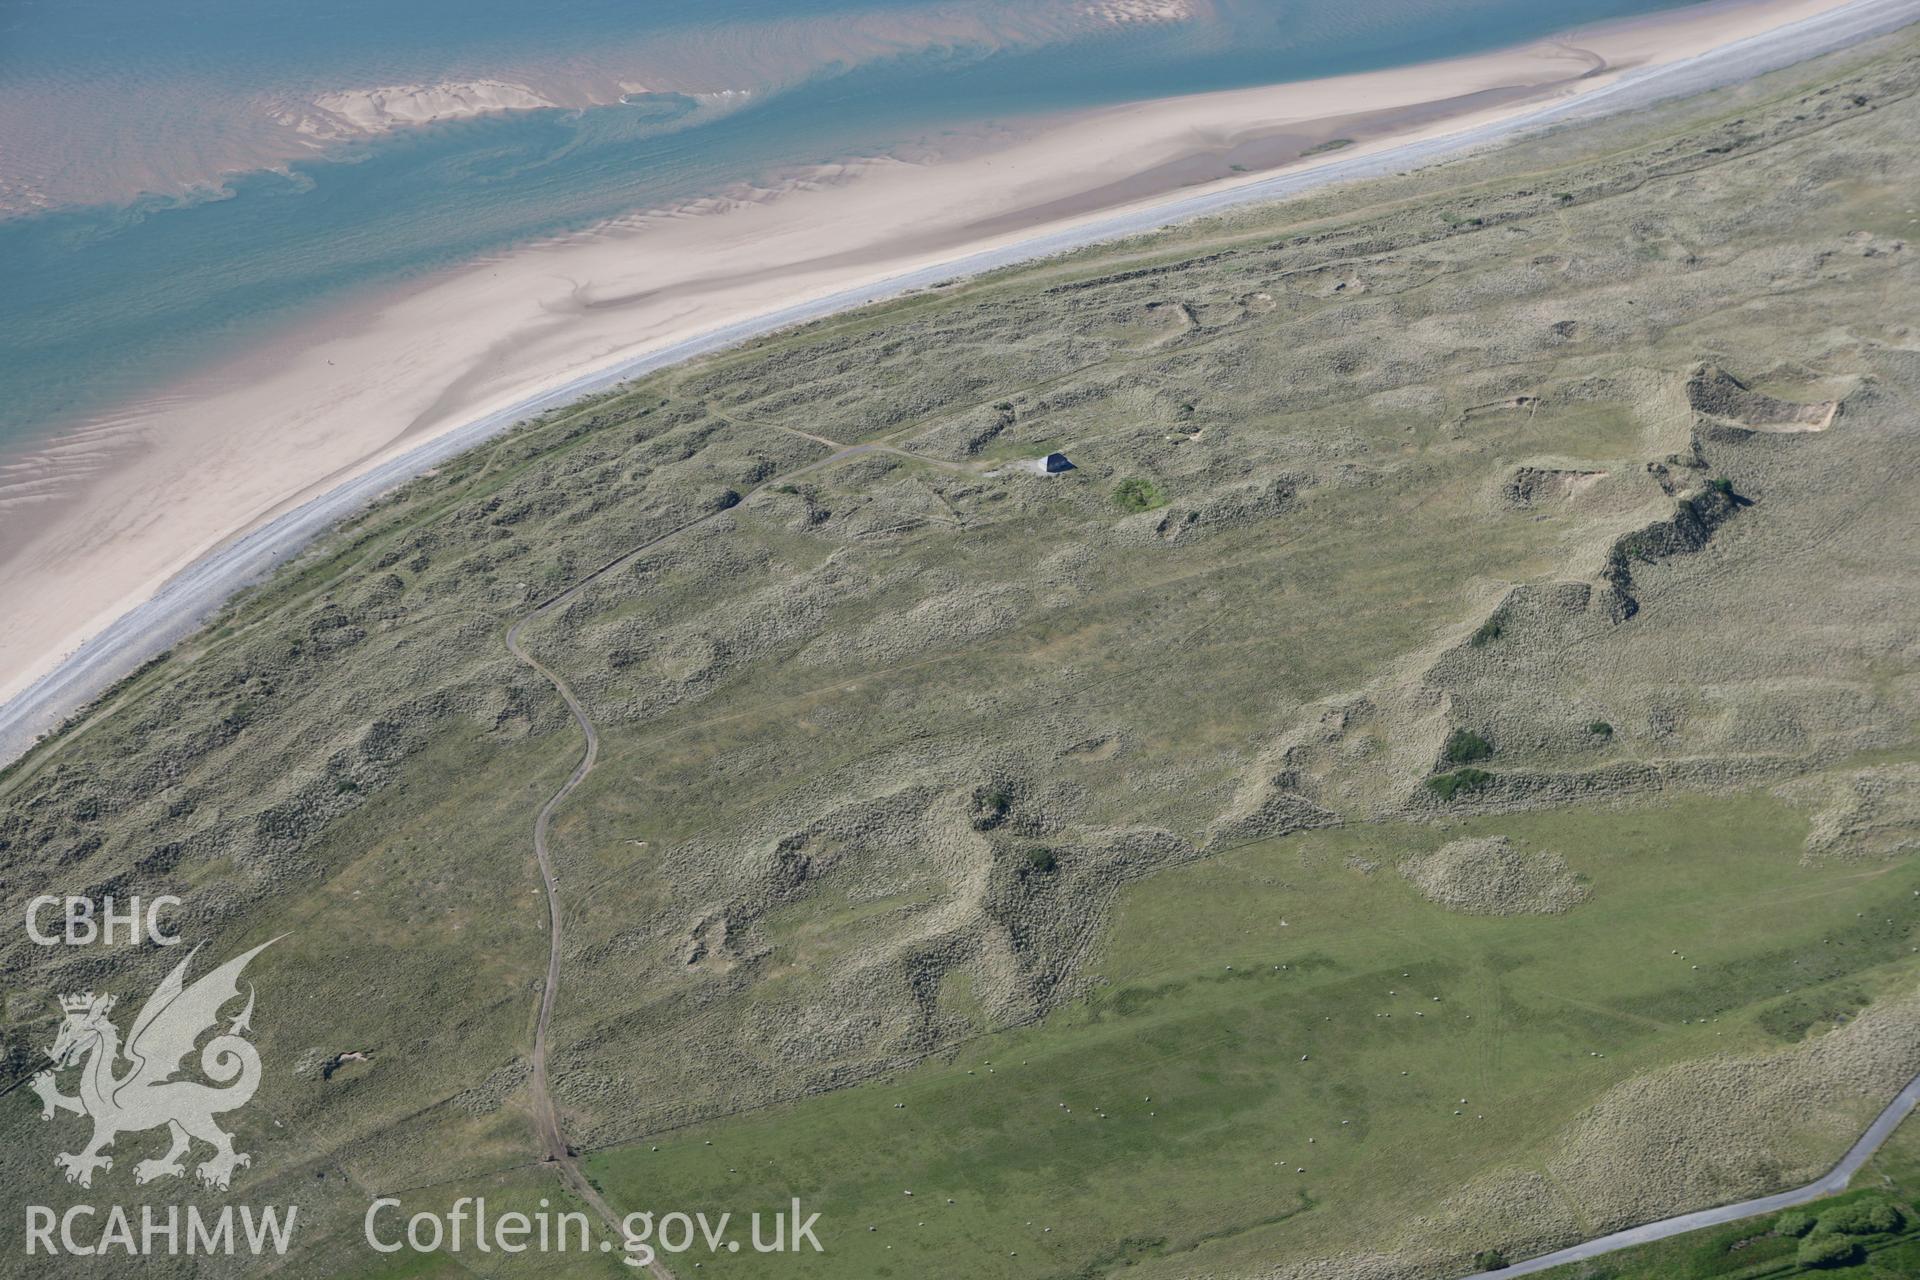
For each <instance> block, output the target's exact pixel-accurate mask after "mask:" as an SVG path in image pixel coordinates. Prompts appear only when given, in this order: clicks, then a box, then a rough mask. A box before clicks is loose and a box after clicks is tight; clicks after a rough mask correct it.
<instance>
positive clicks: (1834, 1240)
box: [1794, 1231, 1860, 1268]
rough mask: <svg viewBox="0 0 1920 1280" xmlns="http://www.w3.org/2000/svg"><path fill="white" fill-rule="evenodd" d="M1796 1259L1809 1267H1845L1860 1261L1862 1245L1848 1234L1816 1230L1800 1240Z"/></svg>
mask: <svg viewBox="0 0 1920 1280" xmlns="http://www.w3.org/2000/svg"><path fill="white" fill-rule="evenodd" d="M1794 1259H1795V1261H1797V1262H1798V1263H1799V1264H1800V1265H1801V1266H1803V1267H1808V1268H1814V1267H1820V1268H1825V1267H1845V1266H1849V1265H1851V1264H1853V1263H1855V1262H1857V1261H1859V1259H1860V1246H1859V1245H1858V1244H1856V1243H1854V1242H1853V1241H1852V1240H1849V1239H1848V1238H1847V1237H1846V1236H1836V1235H1830V1234H1828V1233H1827V1232H1825V1231H1816V1232H1814V1233H1813V1234H1812V1235H1810V1236H1808V1237H1807V1238H1806V1239H1805V1240H1802V1241H1801V1242H1800V1252H1799V1253H1797V1254H1795V1255H1794Z"/></svg>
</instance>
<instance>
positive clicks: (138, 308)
mask: <svg viewBox="0 0 1920 1280" xmlns="http://www.w3.org/2000/svg"><path fill="white" fill-rule="evenodd" d="M996 2H997V0H996ZM965 4H966V0H945V2H944V3H943V4H942V5H937V6H936V5H933V4H929V3H926V2H925V0H867V3H862V4H858V5H855V4H850V3H847V2H846V0H571V2H569V3H552V4H546V5H527V4H524V3H504V2H502V0H325V2H323V3H310V2H302V3H293V2H292V0H147V2H144V3H142V2H136V0H16V2H15V3H13V4H11V5H9V6H8V7H6V8H4V9H0V87H4V86H5V85H6V83H7V82H8V81H9V80H11V81H14V82H15V85H16V87H18V86H20V85H27V86H31V85H33V84H36V83H40V82H45V83H49V84H60V85H64V86H73V85H80V86H94V85H97V86H99V92H100V94H101V95H102V96H101V101H102V102H104V103H105V104H106V106H105V107H104V108H103V109H102V113H101V115H100V116H99V117H98V120H97V121H96V122H95V124H96V126H99V123H100V122H101V121H104V122H106V124H111V122H112V119H113V114H114V113H115V112H117V111H122V110H124V111H125V112H129V113H133V112H139V111H141V110H143V103H144V102H145V101H146V100H147V98H148V97H149V95H155V94H157V92H158V90H160V89H163V88H170V87H177V86H179V85H181V84H187V85H192V84H195V83H202V82H204V83H205V84H207V85H209V86H214V85H217V86H218V87H219V92H220V93H223V94H227V95H234V94H247V93H253V94H273V93H283V92H284V93H293V94H295V95H296V96H297V94H298V93H300V92H307V91H311V90H312V89H313V88H314V87H315V86H329V85H332V86H342V87H352V86H368V85H379V84H394V83H409V82H432V81H434V80H436V79H441V78H466V79H471V78H480V77H486V76H494V77H496V78H500V79H504V80H515V81H520V80H525V79H527V78H528V74H529V69H530V68H531V69H532V71H533V72H534V73H537V71H538V69H539V68H540V67H541V66H542V65H545V64H552V65H556V66H559V65H565V64H567V63H568V62H569V61H570V60H577V59H579V58H581V57H583V56H589V55H592V56H597V57H599V59H600V60H601V62H602V63H603V64H604V62H605V61H606V59H607V57H608V56H610V55H609V54H608V53H607V51H608V50H616V51H618V50H632V51H633V56H634V57H635V59H636V61H638V62H645V61H646V60H647V59H648V57H649V56H651V57H652V58H654V60H655V62H656V64H657V62H658V59H659V58H661V57H670V56H671V54H672V51H673V50H675V49H697V50H699V54H700V57H701V58H702V59H703V60H704V65H705V66H706V68H707V70H708V73H709V74H712V73H713V68H715V67H719V68H722V69H724V68H725V67H726V66H727V64H728V62H729V49H730V46H729V43H728V42H729V40H730V39H733V38H735V36H734V33H736V32H761V33H765V32H768V31H772V32H775V33H776V34H778V33H799V35H798V36H796V37H795V39H796V41H797V42H799V43H804V42H805V41H804V39H802V38H801V37H805V36H806V35H807V33H809V32H818V33H820V38H819V39H818V40H817V41H815V43H816V44H817V45H818V46H820V47H823V48H826V49H828V50H829V51H831V50H832V49H833V47H834V41H833V34H834V33H835V32H848V31H852V32H860V31H862V30H863V29H865V30H872V31H875V32H879V33H881V38H878V39H875V40H872V41H867V42H864V44H861V43H860V42H853V45H852V46H850V47H863V48H865V49H866V50H867V52H866V53H864V54H861V55H859V56H849V57H844V58H843V57H828V58H826V59H825V60H824V61H816V63H815V64H813V65H805V64H799V65H796V66H794V67H792V68H789V69H787V70H786V71H784V72H783V73H782V74H779V75H777V76H776V75H772V74H770V73H768V72H767V70H766V68H767V67H768V66H769V64H770V58H769V54H768V50H767V48H766V45H767V43H768V41H767V39H766V37H765V36H764V35H762V36H759V37H756V40H757V43H756V44H755V45H754V47H752V48H748V47H745V43H744V40H745V38H744V37H742V40H743V46H742V48H741V50H740V57H739V63H740V66H741V67H742V68H743V75H747V76H748V78H749V80H750V81H751V79H752V76H753V75H758V76H759V77H760V80H759V81H758V82H750V83H748V84H745V85H743V86H741V87H745V88H751V89H753V90H754V91H755V92H754V96H753V97H751V98H750V99H748V102H749V105H747V106H744V107H738V108H734V109H728V110H714V109H712V107H711V105H710V104H709V103H708V102H707V101H705V100H703V99H701V98H699V97H697V96H689V95H686V94H680V93H670V92H669V93H655V94H643V95H638V96H636V98H635V99H634V101H633V102H632V103H630V104H627V105H609V106H603V107H594V108H589V109H585V110H540V111H531V112H514V113H506V114H500V115H494V116H488V117H482V118H478V119H471V120H466V121H459V122H451V123H445V124H435V125H430V126H424V127H420V128H416V129H412V130H408V131H404V132H400V133H397V134H393V135H388V136H386V137H383V138H380V139H378V140H375V141H370V142H358V143H353V144H351V145H346V146H343V147H340V148H337V149H335V150H333V151H330V152H322V153H319V154H316V155H315V156H314V157H313V158H311V159H307V160H301V161H298V162H296V163H294V164H293V165H292V166H291V168H290V169H289V170H288V171H287V172H284V173H276V172H265V171H263V172H256V173H249V174H241V175H238V176H230V177H227V178H225V179H224V180H223V181H222V185H221V186H220V188H219V189H218V191H217V192H213V193H209V194H206V195H201V196H194V197H186V198H183V197H179V196H169V197H143V198H138V199H132V200H128V201H123V202H120V203H113V204H92V205H81V206H72V207H56V208H52V209H48V210H46V211H43V212H38V213H33V214H30V215H27V216H17V217H13V218H9V219H6V220H4V221H0V448H5V447H6V446H8V445H14V444H19V443H21V442H23V441H27V440H31V439H34V438H37V437H42V436H45V435H48V434H51V433H54V432H57V431H58V430H59V428H61V427H62V426H63V425H66V424H69V423H72V422H75V421H78V420H81V419H83V418H84V417H86V416H87V415H90V414H95V413H99V412H102V411H104V410H107V409H110V408H111V407H112V406H114V405H115V404H117V403H121V402H124V401H127V400H130V399H132V398H134V397H137V396H139V395H140V394H141V393H143V392H145V391H148V390H150V389H152V388H154V387H156V386H158V385H161V384H164V383H165V382H167V381H169V380H172V379H174V378H176V377H178V376H180V375H182V374H183V373H186V372H188V371H191V370H192V369H194V368H195V367H197V366H199V365H201V364H203V363H205V362H207V361H209V360H212V359H215V358H218V357H220V356H221V355H224V354H227V353H230V352H233V351H235V350H236V349H239V348H241V347H243V346H244V345H245V344H247V343H249V342H253V341H257V340H258V339H260V338H261V337H263V336H265V335H267V334H269V333H271V332H272V331H273V329H274V328H275V327H276V326H279V325H284V324H287V323H290V322H292V321H294V320H297V319H298V318H300V317H301V316H302V315H304V314H309V313H311V311H312V309H314V308H316V307H318V306H321V305H323V304H326V303H328V302H330V301H334V300H337V299H339V298H342V297H345V296H348V295H349V294H350V293H351V292H352V291H354V290H359V289H371V288H383V287H390V286H393V285H395V284H399V283H403V282H405V281H406V280H408V279H410V278H413V277H417V276H420V275H422V274H425V273H430V272H433V271H436V270H440V269H444V268H446V267H449V266H452V265H454V264H457V263H459V262H462V261H465V260H469V259H472V258H474V257H476V256H478V255H482V254H486V253H489V252H495V251H500V250H503V249H505V248H508V247H511V246H512V245H514V244H516V243H520V242H524V241H527V240H529V239H534V238H538V237H542V236H547V235H552V234H555V233H561V232H565V231H569V230H573V229H579V228H585V227H589V226H592V225H594V224H595V223H598V222H601V221H604V220H606V219H608V218H611V217H615V216H618V215H620V214H622V213H625V212H629V211H632V210H635V209H641V208H648V207H658V206H660V205H663V204H668V203H672V202H674V201H676V200H680V199H685V198H689V197H694V196H698V195H702V194H709V193H713V192H718V191H722V190H724V189H726V188H727V187H728V186H730V185H732V184H734V183H737V182H739V181H742V180H752V179H756V178H763V177H765V176H767V175H770V174H777V173H778V172H780V171H781V170H783V169H788V168H791V167H794V166H798V165H806V164H812V163H820V162H828V161H832V160H835V159H840V158H844V157H847V156H853V155H869V154H873V153H875V152H877V151H881V150H884V149H886V148H889V147H892V146H895V145H898V144H902V143H911V142H913V141H914V140H916V139H921V138H926V137H929V136H937V135H938V134H939V133H940V132H941V131H943V130H949V129H963V128H968V127H972V126H976V125H978V124H980V123H981V122H986V121H993V120H997V119H1010V118H1016V117H1031V116H1035V115H1043V114H1046V113H1050V112H1060V111H1067V110H1072V109H1076V108H1084V107H1088V106H1095V105H1104V104H1110V103H1115V102H1123V101H1130V100H1138V99H1145V98H1153V97H1160V96H1165V95H1169V94H1177V93H1188V92H1197V91H1204V90H1211V89H1222V88H1236V87H1242V86H1248V85H1256V84H1264V83H1272V82H1277V81H1283V80H1294V79H1304V78H1309V77H1314V76H1322V75H1332V74H1339V73H1343V72H1351V71H1359V70H1367V69H1373V68H1378V67H1384V66H1393V65H1399V64H1404V63H1409V62H1417V61H1426V60H1430V59H1433V58H1439V57H1447V56H1452V55H1457V54H1462V53H1469V52H1475V51H1479V50H1484V49H1490V48H1497V47H1500V46H1503V45H1509V44H1514V43H1517V42H1521V41H1525V40H1528V39H1533V38H1537V37H1540V36H1543V35H1548V34H1551V33H1553V32H1555V31H1560V30H1564V29H1566V28H1568V27H1570V26H1574V25H1578V24H1582V23H1590V22H1594V21H1600V20H1605V19H1609V18H1617V17H1624V16H1629V15H1634V14H1639V13H1645V12H1650V11H1654V10H1659V9H1664V8H1672V7H1678V6H1677V5H1676V4H1675V3H1674V0H1560V3H1557V4H1554V5H1542V4H1539V3H1537V0H1214V3H1212V4H1211V5H1209V6H1203V7H1199V8H1198V11H1197V16H1196V17H1195V18H1194V19H1193V20H1191V21H1188V22H1182V23H1172V24H1158V25H1155V24H1134V25H1116V26H1112V27H1109V28H1105V29H1100V28H1097V27H1093V26H1090V25H1087V24H1081V25H1080V26H1075V25H1074V24H1073V23H1072V22H1070V21H1064V20H1063V21H1062V22H1061V23H1060V24H1057V25H1058V26H1059V29H1060V30H1061V31H1062V32H1064V33H1065V34H1063V35H1058V36H1054V37H1049V38H1036V37H1033V36H1032V35H1031V31H1032V30H1033V29H1034V24H1033V22H1031V21H1029V20H1028V19H1030V17H1031V15H1030V14H1028V15H1022V14H1020V13H1017V12H1015V11H1014V9H1013V7H1012V6H1007V5H1002V6H1001V7H1000V8H999V9H997V10H996V9H995V8H994V6H993V5H992V4H989V3H988V2H987V0H981V4H980V8H981V10H982V11H983V13H985V14H986V15H987V18H986V19H985V20H983V21H982V22H981V23H979V24H977V30H978V31H979V32H985V33H986V34H972V35H968V36H966V37H965V38H953V37H951V36H946V35H943V34H942V33H943V32H945V31H948V30H950V29H958V30H962V31H974V30H976V28H975V27H970V26H969V25H968V24H964V23H962V24H957V25H956V24H953V23H949V22H945V21H944V19H943V17H942V15H943V13H950V12H951V11H953V10H955V9H956V8H964V7H965ZM1060 12H1061V13H1062V14H1065V15H1067V16H1068V17H1069V18H1070V17H1071V16H1072V14H1073V13H1074V12H1075V7H1074V5H1073V4H1072V3H1066V2H1063V3H1062V4H1061V5H1060ZM862 24H865V27H864V28H863V26H862ZM1002 29H1006V30H1010V31H1012V32H1013V33H1014V34H1013V35H1012V36H1009V37H1007V38H997V37H996V36H994V35H993V33H994V32H996V31H999V30H1002ZM914 32H921V33H923V34H922V35H921V36H920V37H919V38H918V43H916V40H915V37H914V35H913V33H914ZM895 33H905V34H899V35H896V34H895ZM775 42H776V43H777V40H776V41H775ZM874 47H879V48H880V50H881V51H880V52H879V53H877V54H875V53H873V52H872V49H873V48H874ZM662 51H665V52H664V53H663V52H662ZM775 52H776V53H777V52H778V50H777V49H776V50H775ZM772 61H773V62H777V58H775V59H772ZM749 71H750V72H751V74H749ZM210 92H211V90H210ZM100 127H104V126H100ZM167 127H168V128H169V129H177V130H185V131H187V132H188V133H189V134H190V133H191V131H192V130H193V129H194V128H196V127H197V126H196V122H195V121H194V120H193V119H191V118H185V119H179V120H172V119H170V120H169V121H168V122H167ZM209 127H210V126H209ZM102 136H103V137H104V136H105V134H104V132H103V134H102ZM88 144H89V137H88V134H87V132H86V127H85V123H84V122H83V124H82V126H81V127H78V128H77V130H76V133H75V136H74V137H73V138H72V139H71V142H70V146H71V148H73V149H74V154H73V155H72V156H71V157H70V162H71V163H76V164H80V165H83V166H84V164H85V163H86V162H87V153H86V148H87V146H88ZM102 146H103V150H104V147H105V144H104V142H103V144H102ZM4 164H5V161H4V159H0V166H4ZM4 176H5V175H4V173H0V178H3V177H4Z"/></svg>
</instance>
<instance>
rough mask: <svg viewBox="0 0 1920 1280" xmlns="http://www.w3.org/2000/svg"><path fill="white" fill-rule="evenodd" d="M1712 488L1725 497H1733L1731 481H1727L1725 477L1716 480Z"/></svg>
mask: <svg viewBox="0 0 1920 1280" xmlns="http://www.w3.org/2000/svg"><path fill="white" fill-rule="evenodd" d="M1713 487H1714V489H1715V490H1716V491H1718V492H1719V493H1720V494H1722V495H1723V496H1725V497H1729V498H1731V497H1732V496H1733V481H1731V480H1729V479H1727V478H1726V477H1725V476H1721V477H1719V478H1718V479H1716V480H1715V481H1714V482H1713Z"/></svg>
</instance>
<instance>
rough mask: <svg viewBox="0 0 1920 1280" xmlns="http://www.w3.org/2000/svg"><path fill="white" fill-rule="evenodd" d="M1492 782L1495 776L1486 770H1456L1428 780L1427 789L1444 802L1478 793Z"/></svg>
mask: <svg viewBox="0 0 1920 1280" xmlns="http://www.w3.org/2000/svg"><path fill="white" fill-rule="evenodd" d="M1492 781H1493V775H1492V774H1490V773H1488V772H1487V771H1486V770H1485V769H1456V770H1454V771H1453V772H1452V773H1443V774H1440V775H1438V776H1437V777H1432V778H1428V779H1427V789H1428V790H1430V791H1432V792H1433V794H1435V795H1437V796H1439V797H1440V798H1441V799H1442V800H1451V799H1453V798H1454V797H1455V796H1457V795H1464V794H1465V793H1467V792H1469V791H1478V790H1479V789H1480V788H1481V787H1484V786H1486V785H1487V784H1488V783H1489V782H1492Z"/></svg>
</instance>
